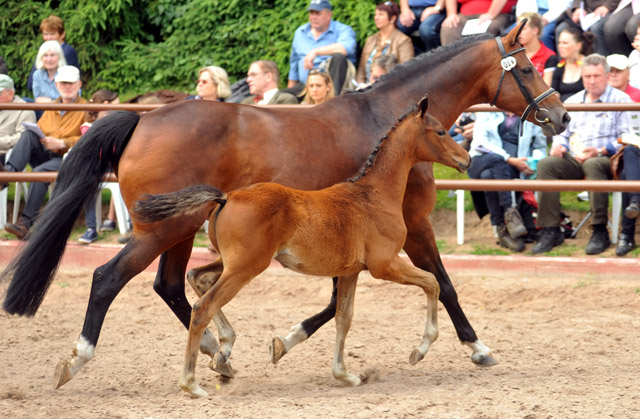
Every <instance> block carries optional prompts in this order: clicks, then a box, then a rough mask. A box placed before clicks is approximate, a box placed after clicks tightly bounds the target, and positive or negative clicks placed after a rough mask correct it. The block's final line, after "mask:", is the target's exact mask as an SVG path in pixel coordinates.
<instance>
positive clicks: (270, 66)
mask: <svg viewBox="0 0 640 419" xmlns="http://www.w3.org/2000/svg"><path fill="white" fill-rule="evenodd" d="M247 83H249V93H251V96H249V97H247V98H245V99H243V100H242V102H241V103H244V104H256V105H273V104H278V105H281V104H295V105H297V104H298V99H297V98H296V97H295V96H294V95H292V94H291V93H287V92H282V91H280V90H278V83H280V71H278V65H277V64H276V63H275V62H273V61H270V60H260V61H255V62H253V63H251V65H250V66H249V72H248V73H247Z"/></svg>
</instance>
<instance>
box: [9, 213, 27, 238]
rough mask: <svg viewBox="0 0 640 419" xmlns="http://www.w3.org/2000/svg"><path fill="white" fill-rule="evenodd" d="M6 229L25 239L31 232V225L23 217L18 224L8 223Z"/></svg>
mask: <svg viewBox="0 0 640 419" xmlns="http://www.w3.org/2000/svg"><path fill="white" fill-rule="evenodd" d="M4 229H5V230H6V231H7V232H8V233H11V234H13V235H14V236H16V237H17V238H18V239H19V240H22V239H24V238H25V237H27V234H29V225H28V224H27V223H26V222H25V221H24V220H23V219H22V218H21V219H20V221H18V222H17V223H16V224H11V223H7V224H6V225H5V226H4Z"/></svg>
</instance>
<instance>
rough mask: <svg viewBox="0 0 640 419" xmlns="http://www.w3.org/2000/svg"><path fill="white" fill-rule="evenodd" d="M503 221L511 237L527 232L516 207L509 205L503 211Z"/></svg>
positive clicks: (520, 235)
mask: <svg viewBox="0 0 640 419" xmlns="http://www.w3.org/2000/svg"><path fill="white" fill-rule="evenodd" d="M504 222H505V223H506V225H507V230H508V231H509V234H510V235H511V237H512V238H514V239H516V238H518V237H522V236H524V235H525V234H527V227H525V226H524V221H522V217H521V216H520V213H519V212H518V210H517V209H516V208H514V207H510V208H509V209H508V210H506V211H505V212H504Z"/></svg>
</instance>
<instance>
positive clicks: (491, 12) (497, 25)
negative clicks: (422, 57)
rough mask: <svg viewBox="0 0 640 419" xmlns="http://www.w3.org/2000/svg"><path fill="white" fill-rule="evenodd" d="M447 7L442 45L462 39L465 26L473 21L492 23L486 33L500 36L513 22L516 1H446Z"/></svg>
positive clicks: (441, 32)
mask: <svg viewBox="0 0 640 419" xmlns="http://www.w3.org/2000/svg"><path fill="white" fill-rule="evenodd" d="M445 5H446V8H447V17H446V18H445V20H444V21H443V22H442V29H440V40H441V41H442V45H447V44H450V43H452V42H453V41H457V40H458V39H461V38H462V31H463V29H464V27H465V25H466V24H467V22H468V21H470V20H472V19H477V20H478V23H486V22H491V23H490V24H489V27H488V28H487V30H486V32H488V33H491V34H493V35H499V34H500V31H501V30H502V29H504V28H506V27H507V26H509V24H510V23H511V21H512V18H511V11H512V10H513V7H514V6H515V5H516V0H491V1H488V0H445ZM458 6H460V11H458Z"/></svg>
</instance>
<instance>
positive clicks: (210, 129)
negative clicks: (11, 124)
mask: <svg viewBox="0 0 640 419" xmlns="http://www.w3.org/2000/svg"><path fill="white" fill-rule="evenodd" d="M523 24H524V22H522V23H521V24H520V25H518V26H517V27H516V28H515V29H514V30H512V31H511V32H510V33H509V34H507V35H506V36H505V37H503V38H502V39H501V40H500V39H498V40H497V41H496V40H494V39H493V38H491V37H489V36H478V37H471V38H467V39H464V40H462V41H460V42H457V43H454V44H451V45H449V46H446V47H444V48H440V49H438V50H436V51H434V52H432V53H429V54H424V55H422V56H419V57H416V58H415V59H413V60H411V61H409V62H408V63H406V64H404V65H402V66H399V67H397V69H395V70H394V71H392V72H391V73H390V74H389V75H388V76H386V77H384V78H383V79H382V80H380V81H379V82H378V83H376V85H375V86H374V87H373V88H371V89H369V90H366V91H364V92H362V93H354V94H348V95H343V96H340V97H337V98H335V99H332V100H331V101H329V102H327V103H326V104H322V105H319V106H316V107H313V108H305V109H300V110H290V109H272V108H268V107H267V108H262V107H254V106H242V105H234V104H225V103H217V102H206V101H186V102H181V103H178V104H171V105H167V106H165V107H163V108H161V109H158V110H156V111H153V112H149V113H146V114H143V115H141V116H138V115H136V114H133V113H127V112H120V113H116V114H113V115H110V116H108V117H106V118H103V119H101V120H99V121H97V122H96V123H95V124H94V125H93V126H92V127H91V129H90V130H89V131H88V132H87V134H86V135H85V136H84V138H82V139H81V140H80V141H79V142H78V143H77V144H76V146H75V147H74V148H73V149H72V150H71V152H70V153H69V155H68V156H67V158H66V159H65V161H64V163H63V164H62V167H61V168H60V172H59V176H58V179H57V182H56V187H55V190H54V193H53V196H52V199H51V200H50V202H49V203H48V205H47V206H46V207H45V208H44V210H43V212H42V214H41V216H40V217H39V219H38V221H37V222H36V224H35V225H34V228H33V231H32V234H31V238H30V240H29V242H28V243H27V245H26V246H25V247H24V249H22V250H21V251H20V253H19V254H18V255H17V256H16V258H14V260H13V261H12V263H11V264H10V265H9V266H8V267H7V269H6V270H5V271H4V272H3V274H2V278H3V279H10V280H11V283H10V285H9V287H8V289H7V293H6V298H5V301H4V304H3V307H4V309H5V310H6V311H7V312H9V313H12V314H19V315H34V314H35V313H36V311H37V309H38V307H39V306H40V304H41V302H42V300H43V298H44V296H45V294H46V291H47V289H48V288H49V286H50V284H51V282H52V280H53V277H54V274H55V271H56V269H57V266H58V264H59V262H60V259H61V257H62V253H63V252H64V247H65V244H66V241H67V239H68V237H69V235H70V233H71V230H72V228H73V224H74V222H75V220H76V219H77V217H78V215H79V213H80V211H81V208H82V207H83V205H84V202H86V201H87V200H89V199H93V197H94V196H95V194H96V193H97V191H98V188H99V185H100V182H101V180H102V176H103V175H104V173H106V172H107V171H108V170H110V167H113V169H114V171H115V172H116V174H117V176H118V180H119V183H120V189H121V192H122V196H123V198H124V200H125V203H126V204H127V206H128V207H129V208H131V206H132V204H133V203H134V202H135V201H137V200H139V199H140V197H141V196H143V195H145V194H158V193H165V192H171V191H176V190H180V189H183V188H185V187H188V186H191V185H195V184H208V185H216V186H217V187H219V188H220V189H222V190H223V191H231V190H234V189H237V188H239V187H242V186H247V185H251V184H254V183H257V182H263V181H272V182H277V183H281V184H283V185H286V186H290V187H295V188H297V189H307V190H314V189H321V188H323V187H326V186H329V185H332V184H334V183H337V182H340V181H342V180H344V179H347V178H349V177H351V176H352V175H354V174H355V173H356V172H357V171H358V170H359V168H360V167H361V166H362V164H363V163H364V162H365V161H366V159H367V157H368V156H369V154H370V152H371V150H372V149H373V148H374V145H375V143H376V141H377V140H378V139H379V138H381V137H382V136H383V135H384V133H385V132H387V130H388V129H389V127H391V126H392V124H393V123H394V122H395V121H396V119H397V118H398V117H399V116H400V115H401V114H402V113H403V112H404V110H406V109H407V108H408V107H409V105H410V104H412V103H416V102H417V101H418V100H419V99H420V98H421V97H422V96H423V95H424V94H425V93H429V97H430V101H431V103H432V106H431V107H430V109H429V110H430V113H431V114H432V115H433V116H434V117H436V118H437V119H439V120H440V121H441V122H442V123H443V125H445V126H451V125H452V124H453V122H454V120H455V118H456V117H457V116H458V115H459V114H460V113H461V112H462V111H463V110H464V109H466V108H467V107H469V106H471V105H474V104H477V103H485V102H489V101H491V100H492V98H494V97H495V96H496V93H497V92H498V86H499V85H500V86H501V90H500V94H499V95H498V97H497V101H496V106H498V107H500V108H501V109H505V110H508V111H510V112H513V113H516V114H522V113H523V111H524V110H525V109H526V108H527V106H528V104H529V103H528V101H527V100H525V97H524V95H523V93H522V92H521V91H520V90H519V88H518V86H517V85H516V82H515V78H514V77H510V75H509V74H507V75H506V76H505V77H504V79H503V80H502V83H501V75H504V74H502V67H501V65H500V63H501V59H502V53H501V52H500V50H499V46H498V44H499V43H500V44H503V45H504V46H505V48H506V49H507V51H515V50H516V49H518V48H519V47H520V45H519V44H518V43H517V42H516V40H517V34H518V33H519V30H520V29H521V28H522V25H523ZM513 57H514V58H515V64H516V65H515V69H517V70H519V71H520V72H521V74H522V78H523V82H524V86H525V88H526V89H528V91H529V92H530V93H531V94H532V95H533V97H538V96H539V95H541V94H542V93H543V92H545V91H547V90H548V86H547V85H546V84H545V83H544V81H543V80H542V78H541V77H540V76H539V75H538V73H537V71H535V68H534V67H533V65H532V64H531V62H530V61H529V59H528V58H527V57H526V56H525V54H524V52H519V53H517V54H515V55H513ZM540 106H541V107H542V108H544V110H546V112H547V114H548V118H547V119H545V120H544V121H543V122H542V121H540V122H537V121H536V120H535V118H534V114H533V113H531V114H530V115H529V117H528V120H530V121H531V122H534V123H538V124H539V125H541V126H542V129H543V131H544V132H545V134H546V135H553V134H557V133H559V132H562V131H563V130H564V129H565V127H566V125H567V124H568V121H569V117H568V114H567V112H566V109H565V108H564V107H563V106H562V103H561V102H560V100H559V99H558V98H557V95H551V96H549V97H547V98H546V99H544V101H542V102H541V103H540ZM222 157H224V158H222ZM435 197H436V189H435V185H434V181H433V169H432V166H431V164H429V163H421V164H419V165H416V166H415V167H414V168H413V169H412V170H411V173H410V175H409V179H408V182H407V190H406V193H405V197H404V202H403V214H404V220H405V223H406V225H407V230H408V234H407V240H406V242H405V245H404V250H405V251H406V253H407V255H408V256H409V258H410V259H411V261H412V262H413V263H414V264H415V265H416V266H417V267H419V268H421V269H423V270H425V271H428V272H431V273H433V274H434V275H435V276H436V279H437V280H438V283H439V284H440V297H439V299H440V301H441V302H442V303H443V305H444V306H445V308H446V310H447V312H448V314H449V316H450V317H451V320H452V322H453V324H454V327H455V328H456V332H457V335H458V338H459V339H460V341H461V342H462V343H463V344H465V345H467V346H469V347H470V348H471V349H472V354H471V359H472V360H473V361H474V362H475V363H477V364H480V365H491V364H494V363H495V362H496V361H495V359H494V358H493V357H492V356H491V353H490V349H489V348H488V347H487V346H486V345H484V344H483V343H482V342H481V341H480V340H479V339H478V337H477V335H476V333H475V331H474V330H473V328H472V327H471V325H470V323H469V321H468V320H467V318H466V316H465V314H464V312H463V310H462V308H461V307H460V305H459V303H458V298H457V294H456V292H455V290H454V288H453V285H452V284H451V281H450V279H449V277H448V275H447V273H446V271H445V269H444V267H443V265H442V261H441V260H440V256H439V253H438V249H437V247H436V241H435V237H434V233H433V229H432V227H431V224H430V221H429V214H430V213H431V211H432V210H433V208H434V205H435ZM203 221H204V218H203V217H200V218H198V217H185V218H183V219H180V220H177V219H170V220H167V221H165V222H163V223H155V224H147V223H142V222H139V221H138V220H136V218H135V216H134V217H133V237H132V239H131V240H130V241H129V243H127V245H126V246H125V247H124V248H123V249H122V251H120V252H119V253H118V254H117V255H116V256H115V257H114V258H113V259H112V260H111V261H109V262H108V263H106V264H105V265H103V266H101V267H99V268H97V269H96V270H95V272H94V275H93V283H92V286H91V294H90V297H89V303H88V307H87V312H86V317H85V322H84V326H83V329H82V332H81V335H80V337H79V339H78V341H77V344H76V346H75V349H74V352H73V356H72V358H71V359H70V360H62V361H61V362H60V364H59V365H58V369H57V371H58V372H57V377H58V379H57V384H56V386H60V385H62V384H64V383H66V382H67V381H68V380H70V379H71V378H73V376H75V374H77V372H78V371H79V370H80V369H81V368H82V366H83V365H84V364H85V363H86V362H88V361H89V360H90V359H91V358H92V357H93V355H94V350H95V345H96V344H97V342H98V338H99V335H100V330H101V328H102V324H103V322H104V318H105V315H106V313H107V311H108V309H109V306H110V305H111V303H112V301H113V299H114V298H115V297H116V296H117V295H118V293H119V292H120V290H121V289H122V288H123V287H124V286H125V285H126V284H127V282H128V281H129V280H130V279H131V278H133V277H134V276H135V275H137V274H138V273H139V272H141V271H142V270H143V269H144V268H145V267H147V266H148V265H149V264H150V263H151V262H152V261H153V260H154V259H155V258H156V257H157V256H158V255H162V256H161V258H160V264H159V268H158V273H157V277H156V281H155V283H154V289H155V291H156V292H157V293H158V294H159V295H160V297H161V298H162V299H163V300H164V301H165V302H166V304H167V305H168V306H169V307H170V308H171V310H172V311H173V312H174V313H175V315H176V316H177V317H178V318H179V320H180V321H181V322H182V324H183V325H184V326H185V327H188V325H189V319H190V316H191V305H190V303H189V301H188V300H187V298H186V295H185V290H184V281H185V271H186V266H187V262H188V259H189V257H190V254H191V249H192V246H193V239H194V236H195V233H196V232H197V230H198V229H199V228H200V226H201V225H202V223H203ZM334 313H335V305H333V304H330V305H329V306H328V307H327V309H325V310H324V311H323V312H322V313H319V315H317V316H314V317H313V318H311V319H310V321H309V322H307V326H308V327H309V329H306V330H310V331H312V330H314V329H313V328H314V327H315V328H317V327H319V326H321V325H322V324H324V323H326V321H328V319H330V318H332V317H333V315H334ZM305 334H306V336H309V335H310V333H306V332H303V333H301V334H299V336H298V337H296V340H295V341H301V340H303V339H304V335H305ZM300 336H302V337H300ZM295 341H293V343H295ZM201 350H202V351H203V352H204V353H207V354H209V355H211V356H213V355H214V354H215V353H216V351H217V350H218V342H217V340H216V339H215V337H214V336H213V335H212V334H211V333H209V332H206V333H205V335H204V337H203V340H202V342H201Z"/></svg>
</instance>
